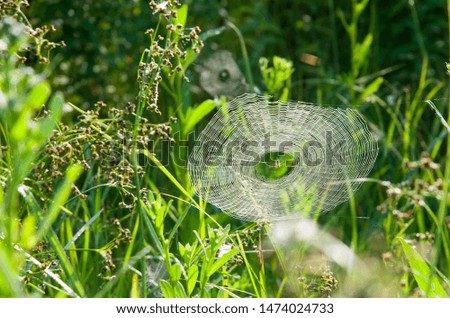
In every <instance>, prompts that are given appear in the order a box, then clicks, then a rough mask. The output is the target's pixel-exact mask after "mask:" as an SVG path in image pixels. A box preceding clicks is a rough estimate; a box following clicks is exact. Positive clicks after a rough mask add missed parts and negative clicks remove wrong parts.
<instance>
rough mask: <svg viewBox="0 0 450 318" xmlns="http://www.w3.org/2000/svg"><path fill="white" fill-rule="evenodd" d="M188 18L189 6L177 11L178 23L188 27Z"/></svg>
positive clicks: (185, 5)
mask: <svg viewBox="0 0 450 318" xmlns="http://www.w3.org/2000/svg"><path fill="white" fill-rule="evenodd" d="M187 17H188V5H187V4H183V5H182V6H181V7H180V8H179V9H178V10H177V20H176V23H177V24H178V23H180V24H181V25H183V28H184V26H185V25H186V20H187Z"/></svg>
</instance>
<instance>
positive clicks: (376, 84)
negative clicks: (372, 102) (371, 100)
mask: <svg viewBox="0 0 450 318" xmlns="http://www.w3.org/2000/svg"><path fill="white" fill-rule="evenodd" d="M383 82H384V79H383V78H382V77H378V78H376V79H375V80H373V82H372V83H370V84H369V85H367V87H366V88H365V89H364V91H363V92H362V94H361V101H363V102H364V101H365V100H366V99H367V98H368V97H370V96H372V95H373V94H375V93H376V92H377V91H378V89H379V88H380V86H381V84H383Z"/></svg>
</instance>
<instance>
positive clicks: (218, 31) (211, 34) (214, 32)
mask: <svg viewBox="0 0 450 318" xmlns="http://www.w3.org/2000/svg"><path fill="white" fill-rule="evenodd" d="M226 29H227V28H226V27H224V26H221V27H219V28H215V29H211V30H208V31H206V32H203V33H202V34H200V40H202V41H206V40H207V39H209V38H211V37H214V36H218V35H220V34H222V32H223V31H225V30H226Z"/></svg>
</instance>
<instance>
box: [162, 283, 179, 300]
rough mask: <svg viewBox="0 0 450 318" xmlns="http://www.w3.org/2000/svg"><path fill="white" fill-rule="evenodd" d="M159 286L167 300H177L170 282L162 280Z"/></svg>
mask: <svg viewBox="0 0 450 318" xmlns="http://www.w3.org/2000/svg"><path fill="white" fill-rule="evenodd" d="M159 284H160V287H161V291H162V293H163V295H164V297H165V298H175V291H174V289H173V287H172V286H171V285H170V284H169V283H168V282H166V281H165V280H161V281H160V283H159Z"/></svg>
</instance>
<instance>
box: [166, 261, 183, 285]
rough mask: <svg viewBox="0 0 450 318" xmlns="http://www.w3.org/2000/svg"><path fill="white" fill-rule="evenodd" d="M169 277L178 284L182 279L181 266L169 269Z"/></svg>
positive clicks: (175, 265) (177, 265) (176, 265)
mask: <svg viewBox="0 0 450 318" xmlns="http://www.w3.org/2000/svg"><path fill="white" fill-rule="evenodd" d="M168 272H169V276H170V280H171V281H172V282H178V281H179V280H180V278H181V265H180V264H178V263H175V264H173V265H172V266H170V268H169V271H168Z"/></svg>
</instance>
